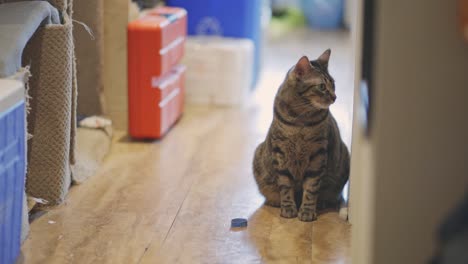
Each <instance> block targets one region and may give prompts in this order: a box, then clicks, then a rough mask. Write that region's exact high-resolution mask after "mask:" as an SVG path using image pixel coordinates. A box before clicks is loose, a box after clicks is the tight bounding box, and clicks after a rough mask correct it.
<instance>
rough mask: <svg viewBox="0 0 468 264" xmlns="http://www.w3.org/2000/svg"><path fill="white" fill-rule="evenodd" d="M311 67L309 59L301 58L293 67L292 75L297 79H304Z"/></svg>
mask: <svg viewBox="0 0 468 264" xmlns="http://www.w3.org/2000/svg"><path fill="white" fill-rule="evenodd" d="M311 69H312V66H311V65H310V61H309V58H307V56H302V58H301V59H300V60H299V61H298V62H297V64H296V66H295V67H294V74H295V75H296V77H298V78H302V77H304V75H306V74H307V73H308V72H309V71H310V70H311Z"/></svg>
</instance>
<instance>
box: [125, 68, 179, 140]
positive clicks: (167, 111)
mask: <svg viewBox="0 0 468 264" xmlns="http://www.w3.org/2000/svg"><path fill="white" fill-rule="evenodd" d="M185 69H186V68H185V66H182V65H178V66H176V67H174V68H172V70H171V71H170V72H169V73H168V74H166V75H164V76H162V77H157V76H153V77H152V78H148V79H147V80H144V81H145V82H144V83H139V82H138V81H137V82H135V83H133V84H131V85H130V87H129V90H128V99H129V132H130V136H132V137H134V138H140V139H158V138H161V137H162V136H164V134H165V133H166V132H167V131H168V130H169V129H170V128H171V126H172V125H173V124H174V123H175V122H176V121H177V120H178V119H179V117H180V116H181V115H182V112H183V109H184V96H185Z"/></svg>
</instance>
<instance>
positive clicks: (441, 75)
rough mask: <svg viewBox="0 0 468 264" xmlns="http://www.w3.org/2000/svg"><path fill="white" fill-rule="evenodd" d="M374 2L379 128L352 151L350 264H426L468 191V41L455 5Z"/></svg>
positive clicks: (421, 1) (449, 1)
mask: <svg viewBox="0 0 468 264" xmlns="http://www.w3.org/2000/svg"><path fill="white" fill-rule="evenodd" d="M359 2H360V1H359ZM376 2H377V13H376V18H377V21H376V31H377V43H376V53H375V58H374V60H375V62H376V63H375V70H374V72H375V82H374V88H375V91H376V97H375V101H374V102H375V115H374V126H373V131H372V136H371V138H370V139H369V140H364V141H361V139H362V138H361V139H360V138H359V136H360V135H359V131H357V133H356V131H355V133H356V134H355V135H356V139H355V140H354V146H355V147H354V148H353V156H354V155H355V156H354V157H353V165H352V166H354V168H353V169H352V171H353V172H352V173H353V174H352V176H351V177H352V178H351V180H352V181H351V197H352V198H351V199H352V200H351V209H352V211H351V216H352V222H353V245H352V247H353V263H360V264H361V263H362V264H366V263H379V264H386V263H389V264H390V263H392V264H393V263H401V264H404V263H411V264H413V263H424V262H426V261H427V260H428V258H430V257H431V256H432V254H433V249H434V245H435V239H434V238H435V231H436V228H437V227H438V226H439V224H440V222H441V221H442V219H443V217H444V216H445V215H446V213H447V212H448V211H449V210H451V209H452V208H453V206H455V204H456V203H457V202H458V201H459V200H460V199H461V198H462V195H463V193H464V192H466V191H467V187H468V179H467V178H468V110H467V105H468V104H467V100H468V45H467V44H465V43H464V42H463V41H462V38H461V35H460V33H459V30H458V24H457V17H456V14H457V6H456V4H457V1H456V0H447V1H425V0H413V1H407V0H393V1H384V0H378V1H376ZM357 74H359V71H358V72H357ZM358 76H359V75H358ZM356 122H358V120H356ZM356 149H357V151H356ZM366 155H367V156H368V157H366ZM369 156H372V159H373V160H368V162H367V163H366V159H367V158H370V157H369ZM369 163H370V164H369ZM362 171H364V173H362ZM353 181H354V182H355V185H353ZM366 185H367V187H366ZM369 185H370V186H369ZM354 187H356V188H354ZM368 199H372V200H371V201H369V200H368Z"/></svg>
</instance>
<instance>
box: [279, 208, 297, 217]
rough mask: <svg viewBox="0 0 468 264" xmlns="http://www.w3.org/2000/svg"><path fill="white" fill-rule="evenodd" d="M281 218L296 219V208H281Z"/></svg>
mask: <svg viewBox="0 0 468 264" xmlns="http://www.w3.org/2000/svg"><path fill="white" fill-rule="evenodd" d="M281 216H282V217H284V218H294V217H297V208H296V206H283V207H281Z"/></svg>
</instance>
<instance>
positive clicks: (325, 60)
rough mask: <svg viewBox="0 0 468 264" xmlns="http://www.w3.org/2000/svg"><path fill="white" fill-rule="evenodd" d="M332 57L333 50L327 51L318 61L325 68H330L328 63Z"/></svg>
mask: <svg viewBox="0 0 468 264" xmlns="http://www.w3.org/2000/svg"><path fill="white" fill-rule="evenodd" d="M330 55H331V49H327V50H326V51H325V52H323V53H322V55H320V57H318V59H317V61H318V63H320V64H321V65H322V66H323V67H325V68H328V61H329V60H330Z"/></svg>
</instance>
